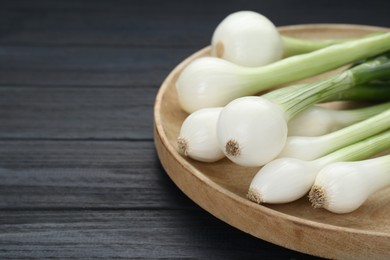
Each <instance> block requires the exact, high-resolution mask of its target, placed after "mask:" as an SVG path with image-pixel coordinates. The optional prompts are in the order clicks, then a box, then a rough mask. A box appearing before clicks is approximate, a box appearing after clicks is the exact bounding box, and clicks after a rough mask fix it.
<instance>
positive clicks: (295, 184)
mask: <svg viewBox="0 0 390 260" xmlns="http://www.w3.org/2000/svg"><path fill="white" fill-rule="evenodd" d="M320 167H321V164H320V163H319V162H317V161H302V160H299V159H294V158H280V159H276V160H274V161H272V162H270V163H268V164H266V165H265V166H264V167H263V168H261V169H260V170H259V172H258V173H257V174H256V175H255V177H254V178H253V180H252V182H251V184H250V187H249V191H248V198H249V199H250V200H252V201H254V202H257V203H259V204H260V203H287V202H291V201H294V200H297V199H299V198H301V197H302V196H304V195H305V194H306V193H307V192H308V191H309V190H310V188H311V186H312V185H313V182H314V179H315V177H316V175H317V173H318V171H319V169H320Z"/></svg>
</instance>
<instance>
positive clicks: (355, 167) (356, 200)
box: [309, 155, 390, 214]
mask: <svg viewBox="0 0 390 260" xmlns="http://www.w3.org/2000/svg"><path fill="white" fill-rule="evenodd" d="M388 186H390V155H385V156H381V157H377V158H373V159H367V160H363V161H358V162H337V163H332V164H329V165H327V166H326V167H324V168H323V169H322V170H321V171H320V172H319V173H318V174H317V177H316V179H315V181H314V185H313V187H312V188H311V190H310V193H309V200H310V202H311V203H312V206H313V207H314V208H325V209H327V210H329V211H331V212H334V213H340V214H341V213H349V212H352V211H354V210H356V209H358V208H359V207H360V206H361V205H362V204H363V203H364V202H365V201H366V200H367V199H368V198H369V197H370V196H371V195H372V194H374V193H375V192H377V191H379V190H381V189H383V188H385V187H388Z"/></svg>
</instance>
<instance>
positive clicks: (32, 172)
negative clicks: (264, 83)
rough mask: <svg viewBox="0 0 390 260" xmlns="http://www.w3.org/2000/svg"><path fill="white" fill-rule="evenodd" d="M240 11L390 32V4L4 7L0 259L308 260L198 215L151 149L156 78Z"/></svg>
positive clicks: (144, 2)
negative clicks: (219, 24)
mask: <svg viewBox="0 0 390 260" xmlns="http://www.w3.org/2000/svg"><path fill="white" fill-rule="evenodd" d="M244 9H246V10H254V11H258V12H260V13H262V14H264V15H266V16H267V17H268V18H269V19H270V20H272V21H273V22H274V23H275V25H277V26H282V25H291V24H304V23H353V24H367V25H377V26H386V27H390V18H389V11H390V1H325V0H317V1H298V0H294V1H281V0H272V1H249V0H247V1H211V0H210V1H198V0H196V1H195V0H192V1H150V0H137V1H102V0H98V1H74V0H73V1H72V0H61V1H49V0H38V1H29V0H25V1H19V0H9V1H0V258H1V259H11V258H17V259H20V258H37V259H43V258H52V257H57V258H61V259H67V258H77V259H79V258H103V259H107V258H139V257H140V258H160V257H161V258H175V257H178V258H187V257H189V258H212V259H228V258H241V259H242V258H262V259H269V258H272V259H304V258H308V257H309V256H307V255H304V254H301V253H298V252H294V251H291V250H288V249H284V248H281V247H278V246H276V245H272V244H270V243H267V242H265V241H262V240H260V239H257V238H254V237H251V236H249V235H247V234H245V233H243V232H241V231H239V230H236V229H235V228H233V227H231V226H229V225H227V224H225V223H223V222H222V221H220V220H218V219H216V218H214V217H213V216H211V215H210V214H209V213H207V212H205V211H204V210H202V209H201V208H200V207H198V206H197V205H196V204H194V203H193V202H192V201H190V200H189V199H188V198H187V197H186V196H185V195H184V194H183V193H181V192H180V191H179V189H178V188H177V187H176V186H175V185H174V184H173V183H172V182H171V180H170V179H169V178H168V177H167V175H166V173H165V172H164V170H163V168H162V167H161V165H160V163H159V160H158V158H157V156H156V152H155V149H154V144H153V111H152V108H153V104H154V98H155V96H156V93H157V91H158V89H159V86H160V84H161V82H162V81H163V79H164V78H165V76H166V75H167V74H168V73H169V71H170V70H172V69H173V68H174V66H175V65H176V64H178V63H179V62H180V61H181V60H183V59H184V58H185V57H187V56H188V55H190V54H191V53H193V52H195V51H197V50H199V49H200V48H202V47H204V46H206V45H208V44H209V42H210V38H211V35H212V32H213V30H214V28H215V27H216V26H217V24H218V23H219V22H220V21H221V20H222V19H223V18H224V17H225V16H227V15H228V14H229V13H231V12H234V11H238V10H244ZM319 246H320V245H319Z"/></svg>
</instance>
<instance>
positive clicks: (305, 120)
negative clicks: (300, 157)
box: [284, 102, 390, 150]
mask: <svg viewBox="0 0 390 260" xmlns="http://www.w3.org/2000/svg"><path fill="white" fill-rule="evenodd" d="M389 108H390V102H387V103H384V104H379V105H375V106H368V107H363V108H357V109H347V110H337V109H329V108H325V107H321V106H316V105H315V106H311V107H309V108H308V109H306V110H304V111H302V112H301V113H299V114H298V115H296V116H295V117H293V118H292V119H291V120H290V121H289V122H288V135H289V136H305V137H311V136H321V135H325V134H328V133H331V132H334V131H336V130H339V129H341V128H344V127H346V126H350V125H352V124H354V123H357V122H360V121H362V120H364V119H367V118H369V117H371V116H374V115H376V114H378V113H381V112H383V111H384V110H386V109H389ZM287 142H289V141H287ZM285 149H286V147H285V148H284V150H285Z"/></svg>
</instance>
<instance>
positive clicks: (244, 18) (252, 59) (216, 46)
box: [211, 11, 345, 67]
mask: <svg viewBox="0 0 390 260" xmlns="http://www.w3.org/2000/svg"><path fill="white" fill-rule="evenodd" d="M344 41H345V40H323V41H311V40H305V39H298V38H292V37H288V36H283V35H280V34H279V32H278V30H277V28H276V27H275V25H274V24H273V23H272V22H271V21H270V20H269V19H268V18H267V17H265V16H263V15H261V14H259V13H256V12H253V11H238V12H235V13H232V14H230V15H228V16H227V17H226V18H225V19H223V20H222V21H221V23H219V24H218V26H217V27H216V29H215V31H214V33H213V37H212V40H211V54H212V55H213V56H215V57H219V58H222V59H225V60H228V61H230V62H232V63H234V64H237V65H241V66H247V67H258V66H264V65H267V64H270V63H272V62H275V61H277V60H280V59H281V58H282V57H289V56H293V55H297V54H302V53H307V52H311V51H315V50H318V49H321V48H324V47H327V46H330V45H333V44H336V43H341V42H344Z"/></svg>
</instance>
